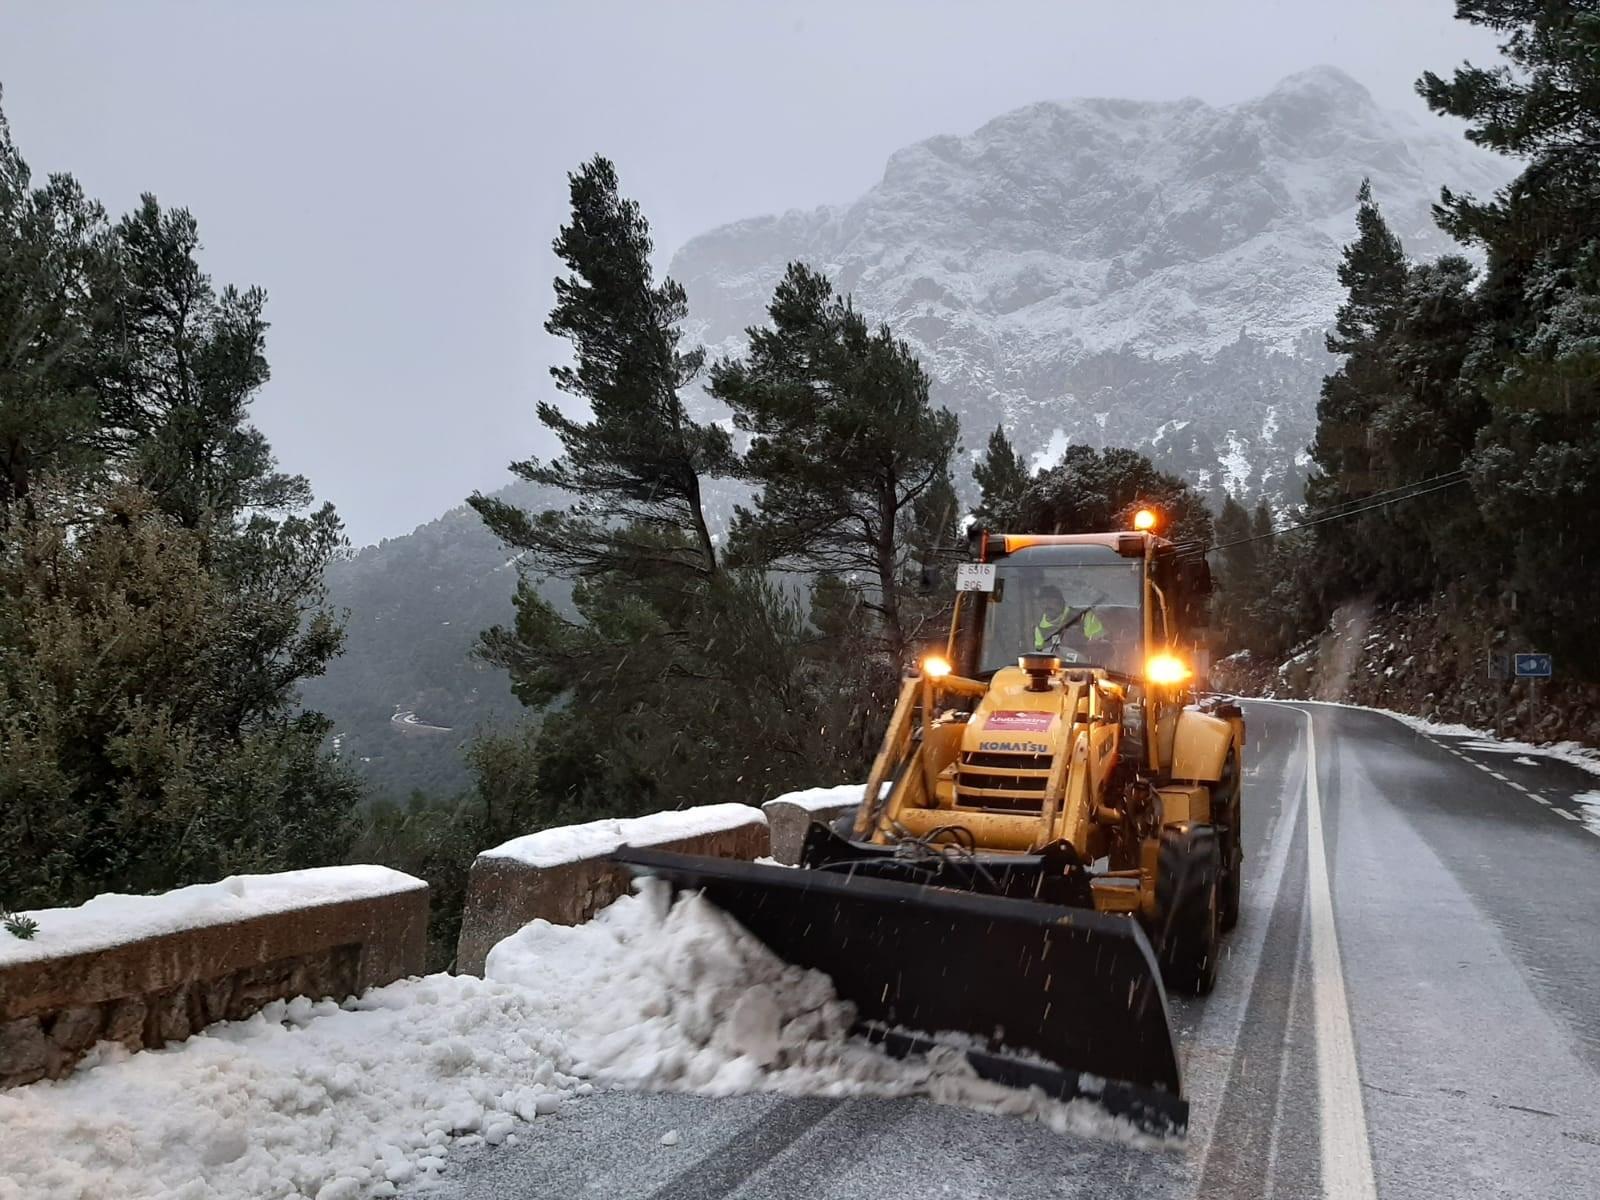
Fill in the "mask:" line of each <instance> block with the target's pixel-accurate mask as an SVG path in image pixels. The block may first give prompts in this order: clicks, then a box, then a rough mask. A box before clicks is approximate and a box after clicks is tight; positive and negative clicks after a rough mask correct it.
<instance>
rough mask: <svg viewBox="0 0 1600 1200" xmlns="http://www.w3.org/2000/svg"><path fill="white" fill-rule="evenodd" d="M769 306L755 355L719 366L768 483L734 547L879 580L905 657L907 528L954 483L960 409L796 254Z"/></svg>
mask: <svg viewBox="0 0 1600 1200" xmlns="http://www.w3.org/2000/svg"><path fill="white" fill-rule="evenodd" d="M767 313H768V317H769V319H770V321H771V325H770V327H759V326H757V327H754V328H751V329H750V330H748V331H747V332H748V336H749V342H750V346H749V350H748V352H747V353H746V355H745V356H744V357H743V358H742V359H731V360H727V361H723V362H719V363H717V364H716V366H715V367H714V368H713V369H712V372H711V392H712V394H713V395H714V396H716V397H717V398H718V399H720V400H722V401H724V402H725V403H726V404H727V405H728V406H729V407H730V408H731V409H732V410H733V413H734V420H735V422H736V423H737V425H738V427H739V428H741V429H744V430H747V431H748V432H750V433H751V434H752V435H753V436H752V439H751V443H750V449H749V451H748V453H747V455H746V457H745V471H746V474H747V477H748V478H750V479H751V480H753V481H754V482H756V483H757V484H759V485H760V487H761V491H760V493H759V494H758V496H757V498H756V504H755V507H754V509H741V510H740V511H739V513H738V515H737V517H736V520H735V523H734V530H733V538H732V541H733V545H734V547H735V548H736V549H737V551H738V552H739V553H740V554H741V556H742V557H743V558H744V560H745V561H749V562H756V563H761V564H764V565H768V566H786V567H793V568H798V569H801V570H806V571H812V572H828V573H832V574H835V575H837V576H839V577H841V578H858V579H861V580H864V581H870V584H871V587H870V594H869V595H868V596H867V598H866V599H865V601H864V603H865V605H866V607H867V608H868V610H869V611H871V612H873V613H875V614H876V616H877V617H878V619H879V622H880V624H881V628H882V632H883V637H884V644H885V646H886V648H887V650H888V652H889V653H890V655H891V656H892V657H894V658H896V659H898V658H899V657H900V656H901V654H902V652H903V651H904V649H905V647H906V644H907V640H908V635H909V626H908V622H907V620H906V616H907V614H905V613H903V612H902V603H901V601H902V593H903V591H904V577H905V571H904V566H905V561H904V560H905V554H906V547H905V545H904V544H903V539H902V537H901V531H902V527H903V525H904V523H905V521H906V519H907V518H908V517H909V516H910V514H911V512H912V509H913V507H914V506H915V505H916V504H917V503H918V502H919V500H921V499H922V498H923V497H924V496H925V495H927V494H928V493H929V492H930V491H933V490H936V489H939V488H940V487H942V486H948V477H949V468H950V458H951V455H952V454H953V453H954V451H955V447H956V439H957V436H958V432H959V431H958V427H957V424H956V418H955V417H954V416H953V415H952V414H951V413H949V412H948V411H946V410H945V409H942V408H939V409H936V408H934V407H933V405H932V403H931V402H930V400H929V395H928V377H927V375H926V374H925V373H924V372H923V370H922V367H921V365H920V364H919V363H918V362H917V359H916V356H915V355H913V354H912V352H911V348H910V347H909V346H907V345H906V343H905V342H903V341H901V340H899V339H897V338H895V337H894V335H893V334H892V333H891V332H890V330H889V329H888V328H887V327H886V326H881V327H879V328H878V329H877V330H876V331H874V330H872V329H871V328H870V326H869V325H868V323H867V321H866V319H865V318H864V317H863V316H862V315H861V314H860V313H858V312H857V311H856V310H855V308H854V307H853V305H852V304H851V303H850V301H849V299H848V298H845V297H840V296H838V295H836V294H835V293H834V290H833V285H832V284H831V283H829V282H828V280H827V279H826V278H825V277H823V276H822V275H820V274H818V273H817V272H815V271H813V270H812V269H811V268H809V267H807V266H805V265H804V264H801V263H791V264H790V265H789V269H788V271H787V273H786V274H785V275H784V278H783V280H782V282H780V283H779V284H778V287H777V290H776V291H775V292H774V294H773V298H772V302H771V304H770V305H769V306H768V309H767Z"/></svg>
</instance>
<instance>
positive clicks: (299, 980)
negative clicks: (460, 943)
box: [0, 866, 428, 1087]
mask: <svg viewBox="0 0 1600 1200" xmlns="http://www.w3.org/2000/svg"><path fill="white" fill-rule="evenodd" d="M28 915H29V916H31V917H33V919H34V920H35V921H37V922H38V925H39V931H38V933H37V935H36V936H35V937H34V938H32V939H31V940H27V941H24V940H22V939H20V938H14V937H9V936H6V935H0V1087H11V1086H15V1085H18V1084H24V1083H30V1082H32V1081H34V1080H36V1079H43V1078H47V1077H48V1078H59V1077H61V1076H63V1075H65V1074H67V1073H69V1072H70V1071H71V1070H72V1068H73V1066H74V1065H76V1063H77V1062H78V1060H79V1059H81V1058H82V1057H83V1056H84V1054H86V1053H87V1052H88V1051H89V1050H90V1049H91V1048H92V1047H93V1046H95V1045H96V1044H97V1043H99V1042H116V1043H118V1044H120V1045H122V1046H125V1047H126V1048H128V1049H129V1050H139V1049H144V1048H146V1047H152V1048H153V1047H158V1046H162V1045H165V1044H166V1043H168V1042H174V1041H181V1040H183V1039H184V1038H187V1037H188V1036H189V1035H190V1034H191V1033H194V1032H195V1031H196V1030H199V1029H201V1028H203V1027H205V1026H206V1025H209V1024H211V1023H212V1022H214V1021H222V1020H238V1019H240V1018H243V1017H248V1016H250V1015H251V1014H252V1013H254V1012H256V1011H257V1010H258V1009H260V1008H261V1007H262V1006H263V1005H265V1004H267V1003H268V1002H269V1001H272V1000H280V999H287V998H290V997H294V996H310V997H313V998H321V997H324V996H333V997H336V998H339V999H343V998H345V997H346V996H351V995H355V994H358V993H360V992H363V991H365V990H366V989H367V988H370V987H376V986H378V985H379V984H385V983H390V982H393V981H394V980H396V979H400V978H403V977H405V976H408V975H416V974H420V973H421V971H422V966H423V954H424V949H425V940H426V934H427V924H428V886H427V884H425V883H423V882H422V881H421V880H420V879H414V878H413V877H411V876H410V875H404V874H402V873H400V872H399V871H392V870H389V869H388V868H387V867H369V866H351V867H321V868H316V869H313V870H307V871H286V872H282V873H279V874H276V875H240V876H233V877H230V878H228V879H224V880H222V881H221V882H219V883H211V884H199V885H196V886H194V887H186V888H178V889H176V890H175V891H171V892H165V893H162V894H160V895H156V896H117V895H106V896H96V897H95V898H94V899H93V900H90V901H88V902H87V903H85V904H82V905H80V906H78V907H77V908H58V909H43V910H40V911H37V912H33V913H30V914H28Z"/></svg>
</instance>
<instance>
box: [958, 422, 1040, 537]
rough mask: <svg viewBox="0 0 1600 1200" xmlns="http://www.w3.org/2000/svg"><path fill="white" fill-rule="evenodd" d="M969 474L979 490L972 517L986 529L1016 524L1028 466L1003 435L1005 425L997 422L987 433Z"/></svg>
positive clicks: (1004, 434) (1027, 477) (1019, 516)
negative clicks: (983, 448) (983, 444)
mask: <svg viewBox="0 0 1600 1200" xmlns="http://www.w3.org/2000/svg"><path fill="white" fill-rule="evenodd" d="M972 477H973V479H975V480H976V481H977V483H978V487H979V488H981V489H982V496H981V498H980V499H979V501H978V507H977V509H975V510H974V512H973V516H974V518H976V520H977V522H978V524H979V525H981V526H983V527H985V528H987V529H995V530H1005V529H1013V528H1015V527H1016V525H1017V522H1018V521H1019V520H1020V519H1021V515H1022V514H1021V507H1022V495H1023V493H1024V492H1026V491H1027V490H1028V479H1029V475H1028V468H1027V465H1026V464H1025V463H1024V462H1023V461H1022V457H1021V456H1020V455H1019V454H1018V453H1017V452H1016V450H1015V448H1013V447H1012V445H1011V441H1010V439H1009V438H1007V437H1006V431H1005V426H1003V425H996V426H995V427H994V432H993V433H991V434H990V435H989V444H988V446H987V447H986V448H985V450H984V454H983V457H982V458H980V459H979V460H978V461H977V462H976V463H974V464H973V467H972Z"/></svg>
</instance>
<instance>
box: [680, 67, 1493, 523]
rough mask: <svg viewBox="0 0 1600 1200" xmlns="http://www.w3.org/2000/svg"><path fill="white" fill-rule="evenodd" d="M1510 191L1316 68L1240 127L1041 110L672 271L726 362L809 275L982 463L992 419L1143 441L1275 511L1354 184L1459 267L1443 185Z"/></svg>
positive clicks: (1196, 109)
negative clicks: (898, 358) (782, 294)
mask: <svg viewBox="0 0 1600 1200" xmlns="http://www.w3.org/2000/svg"><path fill="white" fill-rule="evenodd" d="M1510 174H1511V170H1510V168H1509V165H1508V164H1507V163H1505V162H1504V161H1503V160H1499V159H1495V158H1493V157H1491V156H1489V155H1487V154H1484V153H1483V152H1481V151H1479V150H1477V149H1476V148H1474V147H1472V146H1470V145H1469V144H1467V143H1466V142H1465V141H1464V140H1463V139H1461V138H1459V137H1457V136H1453V135H1452V134H1451V133H1450V132H1449V131H1448V130H1446V129H1445V128H1443V127H1441V126H1433V125H1427V124H1423V123H1421V122H1419V121H1416V120H1413V119H1412V118H1411V117H1409V116H1406V115H1404V114H1399V113H1393V112H1389V111H1387V110H1384V109H1382V108H1381V107H1379V106H1378V105H1377V104H1376V103H1375V102H1374V101H1373V98H1372V96H1371V94H1370V93H1369V92H1368V91H1367V89H1366V88H1365V87H1363V86H1362V85H1361V84H1360V83H1359V82H1357V81H1356V80H1355V79H1353V78H1351V77H1350V76H1349V75H1348V74H1346V73H1345V72H1343V71H1341V70H1339V69H1338V68H1336V67H1330V66H1318V67H1312V68H1310V69H1309V70H1306V71H1301V72H1298V73H1296V74H1294V75H1291V76H1289V77H1288V78H1286V79H1284V80H1282V81H1281V82H1280V83H1278V84H1277V85H1276V86H1275V87H1273V88H1272V89H1271V90H1270V91H1269V92H1267V93H1266V94H1265V95H1262V96H1259V97H1256V98H1254V99H1250V100H1246V101H1243V102H1241V103H1238V104H1232V105H1226V106H1213V105H1209V104H1206V103H1204V102H1202V101H1199V100H1194V99H1186V100H1176V101H1143V100H1126V99H1114V98H1086V99H1074V100H1065V101H1046V102H1041V103H1037V104H1031V105H1028V106H1026V107H1024V108H1019V109H1016V110H1014V111H1011V112H1008V113H1004V114H1001V115H1000V116H998V117H995V118H994V119H993V120H990V121H988V122H987V123H985V124H984V125H983V126H981V127H980V128H978V129H977V130H975V131H973V132H971V133H968V134H965V135H942V136H939V137H933V138H929V139H927V140H925V141H922V142H918V143H916V144H915V145H912V146H908V147H905V148H904V149H901V150H899V151H896V152H895V153H894V154H893V155H892V156H891V157H890V159H889V161H888V163H887V165H886V168H885V170H884V174H883V178H882V180H881V181H880V182H879V183H878V184H877V185H876V186H874V187H873V188H872V189H870V190H869V191H868V192H867V193H866V194H865V195H863V196H862V197H861V198H860V199H858V200H856V201H855V202H854V203H851V204H848V205H842V206H837V207H829V208H819V209H814V210H811V211H809V212H802V211H791V212H789V213H786V214H784V215H783V216H781V217H762V218H755V219H752V220H748V221H742V222H739V223H737V224H735V225H731V226H726V227H724V228H722V229H719V230H714V231H712V232H711V233H708V234H706V235H704V236H702V237H699V238H696V239H694V240H692V241H691V242H689V243H688V244H687V245H686V246H684V247H683V249H682V250H681V251H680V252H679V253H678V255H677V256H676V257H675V258H674V260H673V262H672V264H671V267H670V271H671V273H672V275H673V277H674V278H676V279H678V280H680V281H681V282H682V283H683V284H684V285H685V287H686V288H687V289H688V292H689V299H690V312H691V314H692V317H693V320H694V322H695V325H694V327H693V328H692V330H691V332H692V334H693V335H694V336H697V337H698V338H700V339H701V340H702V341H704V342H705V343H706V344H708V345H709V346H710V347H711V348H712V349H713V350H714V351H716V352H728V351H732V350H735V349H737V348H738V346H739V344H740V341H741V338H742V331H743V329H744V327H745V326H747V325H749V324H752V323H754V322H757V321H759V320H760V319H761V318H762V315H763V310H764V307H765V303H766V301H767V299H768V297H769V296H770V294H771V289H772V287H773V285H774V284H775V283H776V281H777V279H778V278H779V277H780V275H781V274H782V272H783V269H784V266H785V265H786V263H787V262H788V261H790V260H792V259H803V260H805V261H807V262H809V263H811V264H812V265H813V266H816V267H819V268H820V269H822V270H825V271H826V272H828V274H829V275H830V276H831V277H832V278H833V279H834V282H835V284H836V286H838V287H839V288H841V289H842V290H844V291H848V292H851V293H853V294H854V296H855V298H856V301H857V303H858V305H859V306H860V307H861V308H862V309H863V310H864V311H866V312H867V313H869V314H870V315H872V316H874V317H877V318H880V319H883V320H886V321H888V322H889V323H890V324H891V325H892V326H893V327H894V328H895V330H896V332H897V333H899V334H900V335H901V336H903V337H905V338H906V339H907V340H908V341H910V342H911V343H912V345H913V346H914V347H915V348H916V349H917V351H918V353H919V354H920V355H921V356H922V358H923V361H924V363H925V364H926V365H927V367H928V369H929V371H930V373H931V374H932V375H933V377H934V379H935V381H936V395H937V398H938V400H939V401H940V402H941V403H943V404H945V405H947V406H949V407H950V408H952V409H953V410H955V411H956V412H958V413H959V414H960V415H961V417H962V419H963V422H964V424H965V427H966V429H967V431H968V435H967V441H968V442H969V443H976V442H977V441H979V440H980V439H981V437H982V436H983V435H984V434H986V433H987V431H988V430H990V429H992V428H993V427H994V425H995V423H996V421H1003V422H1004V423H1005V424H1006V425H1007V426H1008V427H1009V428H1010V430H1011V432H1012V434H1013V436H1014V437H1015V438H1016V439H1017V440H1018V441H1019V442H1021V443H1024V444H1025V445H1026V448H1027V450H1028V452H1029V453H1036V452H1041V451H1043V450H1045V449H1046V448H1047V447H1050V446H1060V445H1064V444H1065V443H1066V442H1067V441H1083V442H1088V443H1090V444H1094V445H1133V446H1140V447H1144V448H1146V449H1148V450H1150V451H1151V452H1152V453H1153V454H1155V455H1156V456H1157V457H1158V458H1160V459H1162V460H1163V461H1164V462H1166V463H1167V464H1168V465H1169V466H1172V467H1174V468H1176V469H1179V470H1182V471H1184V472H1185V473H1186V474H1187V475H1188V476H1189V477H1190V478H1191V479H1192V480H1193V481H1194V482H1195V483H1197V484H1199V485H1200V486H1201V487H1203V488H1207V489H1211V490H1213V491H1218V490H1224V489H1225V490H1228V491H1231V492H1233V493H1235V494H1237V495H1240V496H1242V497H1244V498H1246V499H1248V498H1251V497H1254V496H1256V495H1266V496H1269V497H1270V498H1272V499H1274V500H1275V501H1278V502H1286V501H1292V500H1296V499H1298V476H1299V473H1300V470H1301V468H1302V466H1303V454H1302V451H1303V447H1304V445H1305V443H1306V441H1307V439H1308V437H1309V434H1310V431H1311V428H1312V422H1313V415H1314V411H1315V400H1316V394H1317V387H1318V384H1319V382H1320V379H1321V376H1322V374H1323V373H1324V372H1325V371H1326V370H1327V368H1328V360H1327V357H1326V355H1325V354H1324V353H1323V351H1322V349H1321V333H1322V331H1323V329H1325V328H1326V327H1327V325H1328V324H1329V322H1330V321H1331V318H1332V314H1333V310H1334V308H1335V307H1336V305H1337V304H1338V300H1339V288H1338V281H1337V278H1336V276H1335V267H1336V264H1337V262H1338V255H1339V248H1340V246H1341V245H1342V243H1344V242H1345V241H1348V240H1349V238H1350V237H1351V235H1352V233H1353V219H1354V211H1355V197H1356V191H1357V189H1358V187H1359V186H1360V183H1361V180H1362V179H1363V178H1367V177H1370V178H1371V179H1372V183H1373V189H1374V193H1375V195H1376V196H1377V198H1378V200H1379V202H1380V203H1381V204H1382V205H1383V207H1384V211H1385V213H1386V215H1387V216H1388V217H1389V219H1390V221H1391V223H1392V224H1393V226H1394V227H1395V229H1396V230H1397V232H1399V233H1400V235H1401V237H1402V238H1403V239H1405V241H1406V245H1407V249H1408V250H1409V251H1410V252H1411V253H1413V254H1414V255H1428V254H1434V253H1438V252H1440V251H1442V250H1445V249H1449V248H1452V247H1451V246H1450V243H1449V242H1448V241H1447V239H1446V238H1445V237H1444V236H1443V235H1442V234H1441V233H1440V231H1439V230H1438V229H1437V228H1436V227H1435V226H1434V224H1433V222H1432V218H1431V205H1432V202H1433V201H1434V199H1435V198H1436V197H1437V195H1438V190H1439V187H1440V186H1441V185H1443V184H1448V185H1449V186H1451V187H1452V188H1457V189H1461V190H1466V191H1476V192H1487V191H1492V190H1493V189H1494V188H1495V187H1497V186H1498V185H1499V184H1500V183H1502V182H1504V181H1505V180H1506V179H1507V178H1509V176H1510ZM1176 422H1187V423H1186V424H1182V425H1179V424H1175V423H1176ZM1158 428H1164V429H1165V430H1166V432H1165V434H1164V435H1163V436H1162V437H1161V439H1160V441H1159V443H1157V441H1156V440H1155V436H1154V433H1155V431H1156V430H1157V429H1158ZM962 482H963V483H965V481H962Z"/></svg>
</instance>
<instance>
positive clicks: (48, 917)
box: [0, 866, 427, 965]
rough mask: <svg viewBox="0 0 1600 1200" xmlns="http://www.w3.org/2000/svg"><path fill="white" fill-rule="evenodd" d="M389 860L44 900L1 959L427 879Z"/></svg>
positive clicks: (104, 946)
mask: <svg viewBox="0 0 1600 1200" xmlns="http://www.w3.org/2000/svg"><path fill="white" fill-rule="evenodd" d="M426 886H427V884H425V883H423V882H422V880H420V879H416V878H414V877H412V876H410V875H406V874H403V873H402V872H400V871H393V870H390V869H389V868H388V867H372V866H348V867H313V868H311V869H309V870H305V871H280V872H277V873H276V874H272V875H230V876H229V877H228V878H226V879H223V880H220V881H219V882H217V883H197V884H195V885H194V886H192V887H183V888H176V889H174V890H173V891H170V892H162V893H160V894H159V895H155V896H122V895H117V894H115V893H107V894H105V895H103V896H96V897H95V898H94V899H92V900H89V901H86V902H85V903H83V904H80V905H78V906H77V907H76V908H41V909H35V910H33V911H31V912H29V913H26V914H24V915H26V916H30V917H32V918H33V919H34V920H36V921H37V922H38V923H39V932H38V933H37V934H36V935H35V936H34V937H33V938H32V939H31V940H29V941H23V940H21V939H19V938H11V937H0V965H4V964H6V963H15V962H32V961H35V960H37V959H41V958H55V957H58V956H61V955H64V954H90V953H94V952H96V951H101V950H108V949H110V948H111V947H113V946H125V945H127V944H128V943H129V942H137V941H141V940H143V939H145V938H152V937H160V936H162V935H163V934H168V933H178V932H181V931H182V930H185V929H203V928H206V927H207V926H211V925H225V924H228V923H229V922H232V921H244V920H249V919H250V918H252V917H262V916H267V915H270V914H272V913H280V912H288V911H290V910H291V909H300V908H312V907H315V906H317V905H322V904H334V903H337V902H340V901H344V900H361V899H370V898H372V897H375V896H388V895H392V894H393V893H395V892H408V891H412V890H413V889H416V888H421V887H426Z"/></svg>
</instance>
